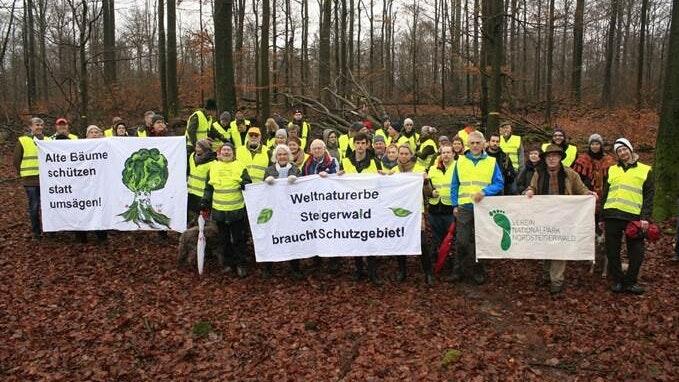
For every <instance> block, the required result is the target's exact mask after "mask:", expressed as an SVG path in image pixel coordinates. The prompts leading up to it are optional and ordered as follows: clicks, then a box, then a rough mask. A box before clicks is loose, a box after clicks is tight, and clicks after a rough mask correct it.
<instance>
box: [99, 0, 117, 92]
mask: <svg viewBox="0 0 679 382" xmlns="http://www.w3.org/2000/svg"><path fill="white" fill-rule="evenodd" d="M102 17H103V19H104V83H105V84H106V85H107V86H111V85H112V84H113V83H114V82H115V81H116V34H115V30H116V27H115V8H114V5H113V0H102Z"/></svg>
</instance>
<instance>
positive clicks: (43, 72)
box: [10, 0, 49, 102]
mask: <svg viewBox="0 0 679 382" xmlns="http://www.w3.org/2000/svg"><path fill="white" fill-rule="evenodd" d="M15 3H16V1H13V2H12V7H14V4H15ZM12 13H14V9H12ZM10 25H11V22H10ZM38 39H39V42H38V43H39V44H40V47H39V49H40V84H41V86H40V89H41V90H40V95H39V97H40V98H41V99H42V101H43V102H47V100H48V99H49V84H48V81H47V75H48V69H47V1H46V0H38Z"/></svg>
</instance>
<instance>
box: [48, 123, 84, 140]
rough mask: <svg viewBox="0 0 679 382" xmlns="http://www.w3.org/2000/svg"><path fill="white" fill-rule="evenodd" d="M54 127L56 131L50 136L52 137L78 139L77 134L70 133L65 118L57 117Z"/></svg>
mask: <svg viewBox="0 0 679 382" xmlns="http://www.w3.org/2000/svg"><path fill="white" fill-rule="evenodd" d="M54 129H55V131H56V132H55V133H54V135H52V136H51V137H50V138H52V139H65V138H66V139H78V136H77V135H75V134H71V132H70V125H69V124H68V120H67V119H66V118H57V121H56V122H55V123H54Z"/></svg>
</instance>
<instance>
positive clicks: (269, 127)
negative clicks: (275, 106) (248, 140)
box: [262, 118, 287, 150]
mask: <svg viewBox="0 0 679 382" xmlns="http://www.w3.org/2000/svg"><path fill="white" fill-rule="evenodd" d="M278 130H280V127H279V126H278V123H276V120H275V119H273V118H267V119H266V122H264V131H265V132H266V135H265V136H264V137H262V142H264V146H266V148H267V150H273V148H274V147H276V132H278ZM283 131H285V130H283ZM285 135H286V137H287V133H286V134H285Z"/></svg>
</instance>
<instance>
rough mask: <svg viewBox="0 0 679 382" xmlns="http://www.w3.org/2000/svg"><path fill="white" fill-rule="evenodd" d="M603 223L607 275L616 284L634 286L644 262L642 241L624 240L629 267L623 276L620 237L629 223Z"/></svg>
mask: <svg viewBox="0 0 679 382" xmlns="http://www.w3.org/2000/svg"><path fill="white" fill-rule="evenodd" d="M605 223H606V228H605V229H606V257H608V273H609V274H610V275H611V277H612V278H613V281H614V282H616V283H622V284H625V285H631V284H635V283H636V282H637V277H638V276H639V269H641V263H642V262H643V261H644V249H645V247H644V239H643V238H641V239H630V238H626V239H625V241H626V243H627V257H628V258H629V267H628V268H627V273H626V274H625V273H623V271H622V263H621V261H620V247H621V246H622V237H623V235H624V234H625V232H624V231H625V227H627V224H628V223H629V221H627V220H621V219H606V220H605Z"/></svg>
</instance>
